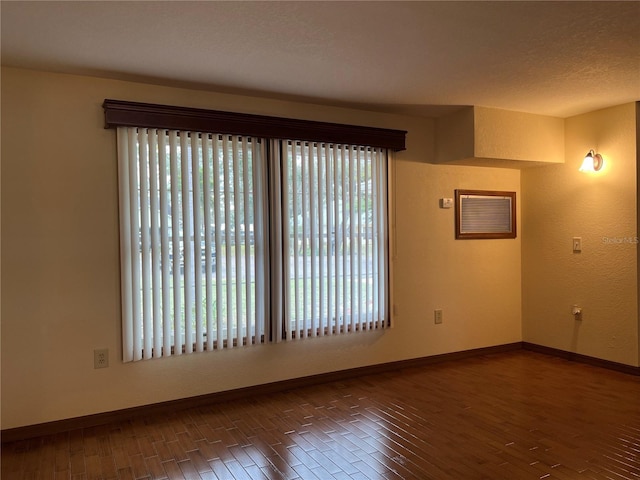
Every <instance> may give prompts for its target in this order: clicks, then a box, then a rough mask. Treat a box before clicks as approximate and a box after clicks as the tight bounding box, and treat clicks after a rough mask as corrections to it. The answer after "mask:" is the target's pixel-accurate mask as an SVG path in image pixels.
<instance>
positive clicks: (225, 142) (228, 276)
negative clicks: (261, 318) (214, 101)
mask: <svg viewBox="0 0 640 480" xmlns="http://www.w3.org/2000/svg"><path fill="white" fill-rule="evenodd" d="M222 167H223V171H224V182H223V184H224V224H223V225H224V227H225V228H224V232H225V239H224V246H225V260H226V273H225V291H226V305H225V306H226V309H227V315H226V330H227V335H226V338H227V346H228V347H229V348H231V347H232V346H233V304H234V303H233V300H234V299H233V290H232V288H231V284H232V282H233V276H232V271H231V268H232V264H231V261H232V258H231V255H230V254H229V246H230V245H231V229H232V228H233V227H232V225H231V200H232V199H231V197H232V193H231V191H230V190H231V189H230V188H229V187H230V183H231V182H232V181H233V180H232V178H231V174H230V172H229V138H228V136H226V135H225V136H223V137H222Z"/></svg>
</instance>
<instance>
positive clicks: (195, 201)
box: [190, 132, 209, 352]
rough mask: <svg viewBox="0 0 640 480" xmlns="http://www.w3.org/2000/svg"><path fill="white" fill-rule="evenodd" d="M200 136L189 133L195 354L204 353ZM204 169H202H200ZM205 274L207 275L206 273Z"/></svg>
mask: <svg viewBox="0 0 640 480" xmlns="http://www.w3.org/2000/svg"><path fill="white" fill-rule="evenodd" d="M200 146H201V144H200V135H199V134H197V133H195V132H192V133H191V175H190V177H191V179H192V181H191V184H192V192H193V196H192V199H191V201H192V208H191V209H190V211H191V212H193V249H194V252H193V259H194V261H193V273H194V275H195V281H194V293H195V298H194V301H195V314H196V315H195V324H196V325H195V327H196V329H195V330H196V331H195V350H196V352H202V351H204V332H203V329H202V327H203V323H204V319H203V314H202V301H203V298H202V284H203V281H202V253H203V252H202V243H201V242H202V206H201V204H200V195H201V187H200V180H199V178H200V170H201V167H202V150H201V148H200ZM202 168H204V167H202ZM205 274H206V275H209V273H207V272H206V270H205Z"/></svg>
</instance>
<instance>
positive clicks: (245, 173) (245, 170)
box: [242, 137, 253, 345]
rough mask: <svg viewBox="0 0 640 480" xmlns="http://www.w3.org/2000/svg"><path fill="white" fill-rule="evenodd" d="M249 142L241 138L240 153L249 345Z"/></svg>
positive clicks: (251, 312) (245, 320) (245, 329)
mask: <svg viewBox="0 0 640 480" xmlns="http://www.w3.org/2000/svg"><path fill="white" fill-rule="evenodd" d="M249 147H250V145H249V141H248V139H247V137H243V138H242V152H243V155H244V158H243V161H242V179H243V181H242V186H243V187H242V190H243V193H244V196H243V199H242V213H243V223H242V226H243V229H244V238H243V239H242V242H243V244H244V261H243V266H244V276H243V281H244V285H245V300H244V302H243V303H244V306H245V314H244V324H245V328H244V331H245V339H246V344H247V345H250V344H251V336H252V332H251V318H252V315H253V305H252V303H253V298H252V295H251V283H252V275H251V228H252V226H251V223H250V222H249V219H250V217H252V214H251V202H250V201H249V188H250V185H251V183H250V182H251V178H250V177H249V164H250V163H251V160H252V151H251V149H250V148H249Z"/></svg>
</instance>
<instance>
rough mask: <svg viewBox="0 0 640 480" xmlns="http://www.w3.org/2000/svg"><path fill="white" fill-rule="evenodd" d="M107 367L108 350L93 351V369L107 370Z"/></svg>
mask: <svg viewBox="0 0 640 480" xmlns="http://www.w3.org/2000/svg"><path fill="white" fill-rule="evenodd" d="M108 366H109V349H108V348H101V349H98V350H94V351H93V368H107V367H108Z"/></svg>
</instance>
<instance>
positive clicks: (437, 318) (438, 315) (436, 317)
mask: <svg viewBox="0 0 640 480" xmlns="http://www.w3.org/2000/svg"><path fill="white" fill-rule="evenodd" d="M433 322H434V323H442V310H440V309H438V310H434V311H433Z"/></svg>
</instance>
